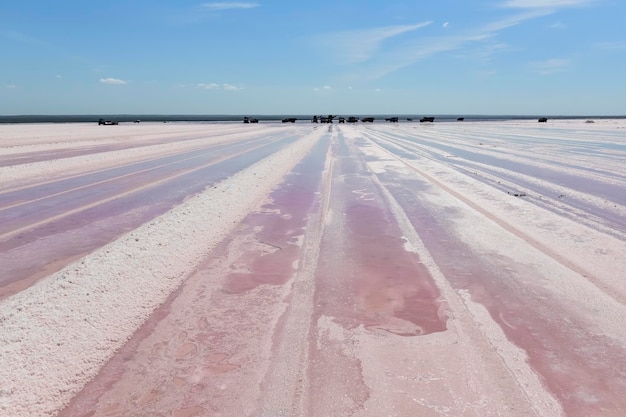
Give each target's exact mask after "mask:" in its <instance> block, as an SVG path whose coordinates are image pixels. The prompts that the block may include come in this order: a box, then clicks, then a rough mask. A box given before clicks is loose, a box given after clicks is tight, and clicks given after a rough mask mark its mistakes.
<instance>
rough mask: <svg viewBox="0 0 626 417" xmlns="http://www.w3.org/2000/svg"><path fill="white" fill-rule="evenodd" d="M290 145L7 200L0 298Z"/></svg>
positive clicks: (96, 177)
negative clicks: (4, 266) (52, 241)
mask: <svg viewBox="0 0 626 417" xmlns="http://www.w3.org/2000/svg"><path fill="white" fill-rule="evenodd" d="M292 142H293V138H292V137H287V138H286V139H285V138H281V137H280V136H278V137H274V138H271V139H267V138H263V139H257V140H253V141H245V142H243V143H236V144H234V145H229V146H218V147H217V149H211V150H207V151H204V152H198V151H194V152H193V157H192V158H189V157H188V156H189V155H187V154H179V155H176V157H173V158H170V157H168V158H165V159H166V161H162V159H161V158H160V159H159V160H158V161H154V162H151V163H148V162H142V163H139V164H137V165H128V166H125V167H122V168H119V169H108V170H104V171H101V172H98V173H97V174H87V175H85V176H81V177H75V178H72V179H69V180H60V181H55V182H50V183H46V184H44V185H41V186H32V187H28V188H26V189H24V190H19V191H12V192H8V193H4V194H2V196H1V197H0V203H2V204H3V206H0V224H2V225H3V226H0V239H2V240H1V241H0V261H1V262H2V263H5V262H6V265H8V266H7V267H6V268H5V269H4V274H3V276H2V277H1V278H0V285H1V286H2V287H4V288H0V296H6V295H8V294H12V293H14V292H15V291H16V290H18V289H23V288H25V287H26V286H28V285H30V284H32V283H33V282H34V281H35V280H36V279H38V278H39V277H40V276H41V274H42V273H43V272H45V273H50V272H53V271H51V268H52V267H55V268H57V269H58V268H60V267H61V266H63V261H64V260H65V261H66V262H69V261H71V260H73V259H75V258H76V256H78V255H80V254H85V253H88V252H89V251H91V250H94V249H96V248H98V247H101V246H102V245H103V244H106V243H108V242H110V241H112V240H113V239H115V238H116V237H118V236H120V235H121V234H122V233H124V232H127V231H129V230H132V229H133V228H135V227H137V226H138V225H140V224H142V223H145V222H146V221H148V220H150V219H153V218H155V217H157V216H158V215H160V214H163V213H165V212H166V211H167V210H169V209H171V208H172V207H174V206H175V205H176V204H180V203H181V202H182V201H183V200H184V199H185V198H187V197H188V196H190V195H193V194H196V193H198V192H201V191H202V190H204V189H206V188H207V187H210V186H212V185H213V184H216V183H218V182H219V181H223V180H224V179H226V178H228V177H229V176H231V175H233V174H234V173H236V172H238V171H240V170H242V169H244V168H246V167H248V166H250V165H252V164H253V163H254V162H256V161H258V160H260V159H262V158H264V157H266V156H268V155H270V154H272V153H274V152H275V151H277V150H278V149H280V148H281V147H284V146H286V145H288V144H289V143H292ZM252 150H253V151H252ZM244 151H245V152H244ZM135 173H136V174H135ZM151 183H154V184H155V185H154V186H149V187H146V185H147V184H148V185H149V184H151ZM142 188H145V189H142ZM90 206H93V207H91V208H89V207H90ZM3 207H6V208H4V209H3ZM55 217H58V219H55ZM48 218H51V219H53V220H51V221H46V219H48ZM41 221H44V222H45V223H44V224H42V225H41V226H34V227H28V226H29V225H31V224H35V225H37V223H38V222H41ZM103 223H105V224H106V226H105V227H104V228H101V227H100V228H99V225H101V224H103ZM98 228H99V229H98ZM21 229H24V230H23V231H22V230H21ZM15 230H17V231H19V232H18V233H15V232H14V231H15ZM51 239H53V240H54V246H53V247H50V241H51ZM23 254H27V256H26V257H24V256H22V255H23ZM33 259H34V261H33ZM19 281H22V282H19Z"/></svg>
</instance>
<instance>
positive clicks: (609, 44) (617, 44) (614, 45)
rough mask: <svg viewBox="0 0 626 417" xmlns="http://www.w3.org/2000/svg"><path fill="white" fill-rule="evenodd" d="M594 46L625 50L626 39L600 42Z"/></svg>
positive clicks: (607, 49)
mask: <svg viewBox="0 0 626 417" xmlns="http://www.w3.org/2000/svg"><path fill="white" fill-rule="evenodd" d="M595 47H596V48H598V49H603V50H606V51H626V41H621V42H620V41H617V42H600V43H596V44H595Z"/></svg>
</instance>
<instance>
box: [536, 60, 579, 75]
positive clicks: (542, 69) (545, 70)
mask: <svg viewBox="0 0 626 417" xmlns="http://www.w3.org/2000/svg"><path fill="white" fill-rule="evenodd" d="M569 65H570V61H569V60H567V59H556V58H553V59H548V60H545V61H536V62H531V63H530V64H528V66H529V67H530V69H532V70H533V71H534V72H536V73H538V74H541V75H551V74H555V73H558V72H563V71H565V70H566V69H567V67H569Z"/></svg>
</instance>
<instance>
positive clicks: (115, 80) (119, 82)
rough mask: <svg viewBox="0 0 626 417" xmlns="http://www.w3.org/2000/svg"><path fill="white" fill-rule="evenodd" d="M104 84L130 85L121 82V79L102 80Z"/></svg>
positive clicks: (126, 82) (123, 81)
mask: <svg viewBox="0 0 626 417" xmlns="http://www.w3.org/2000/svg"><path fill="white" fill-rule="evenodd" d="M100 83H102V84H112V85H123V84H128V81H125V80H121V79H119V78H100Z"/></svg>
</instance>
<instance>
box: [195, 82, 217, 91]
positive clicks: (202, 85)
mask: <svg viewBox="0 0 626 417" xmlns="http://www.w3.org/2000/svg"><path fill="white" fill-rule="evenodd" d="M219 87H220V85H219V84H216V83H208V84H207V83H199V84H198V88H206V89H207V90H215V89H216V88H219Z"/></svg>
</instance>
